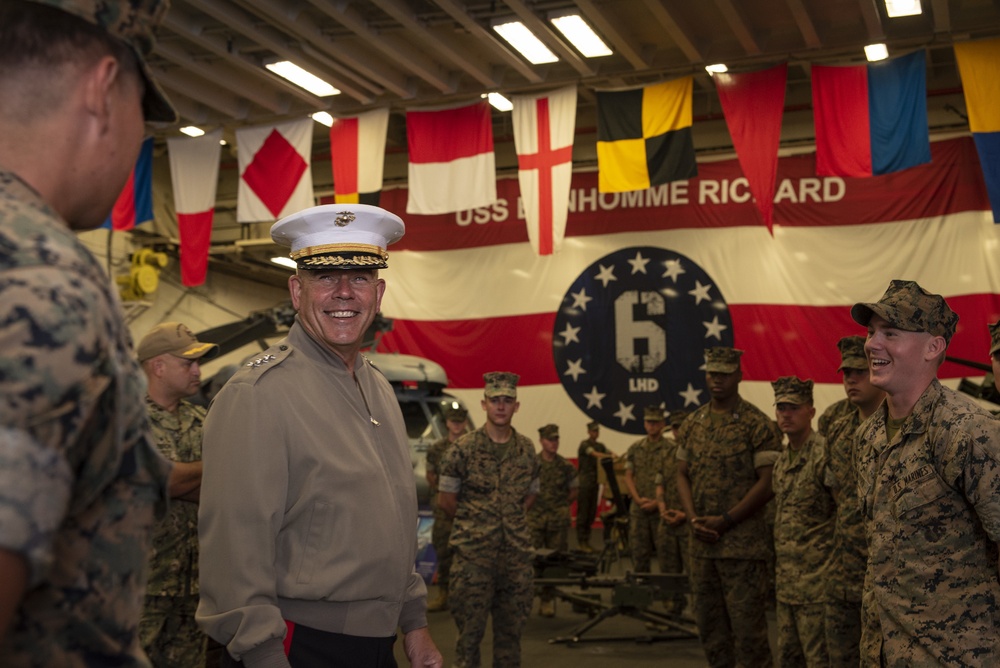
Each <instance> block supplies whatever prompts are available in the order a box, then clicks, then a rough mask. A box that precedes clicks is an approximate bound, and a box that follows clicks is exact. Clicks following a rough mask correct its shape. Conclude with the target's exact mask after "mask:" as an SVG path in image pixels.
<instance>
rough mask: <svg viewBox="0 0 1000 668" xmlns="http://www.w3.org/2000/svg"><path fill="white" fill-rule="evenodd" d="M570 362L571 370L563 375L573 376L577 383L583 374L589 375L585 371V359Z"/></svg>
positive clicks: (567, 370)
mask: <svg viewBox="0 0 1000 668" xmlns="http://www.w3.org/2000/svg"><path fill="white" fill-rule="evenodd" d="M568 361H569V368H568V369H566V371H564V372H563V375H564V376H573V382H576V381H577V380H578V379H579V378H580V375H581V374H585V373H587V372H586V371H584V370H583V358H580V359H578V360H576V361H575V362H574V361H573V360H568Z"/></svg>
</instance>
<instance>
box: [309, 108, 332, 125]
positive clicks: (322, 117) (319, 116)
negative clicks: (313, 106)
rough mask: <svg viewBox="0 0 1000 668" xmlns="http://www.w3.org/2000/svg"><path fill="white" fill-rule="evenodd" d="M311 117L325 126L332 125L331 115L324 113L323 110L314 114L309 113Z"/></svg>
mask: <svg viewBox="0 0 1000 668" xmlns="http://www.w3.org/2000/svg"><path fill="white" fill-rule="evenodd" d="M311 116H312V119H313V120H314V121H316V122H317V123H320V124H322V125H325V126H326V127H328V128H329V127H333V116H331V115H330V114H328V113H326V112H325V111H317V112H316V113H315V114H311Z"/></svg>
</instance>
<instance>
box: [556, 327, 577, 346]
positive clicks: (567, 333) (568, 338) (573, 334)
mask: <svg viewBox="0 0 1000 668" xmlns="http://www.w3.org/2000/svg"><path fill="white" fill-rule="evenodd" d="M579 332H580V328H579V327H574V326H573V325H571V324H569V323H568V322H567V323H566V329H564V330H563V331H561V332H559V336H561V337H563V339H565V343H566V344H567V345H569V344H570V343H571V342H574V341H575V342H576V343H580V337H578V336H577V334H578V333H579Z"/></svg>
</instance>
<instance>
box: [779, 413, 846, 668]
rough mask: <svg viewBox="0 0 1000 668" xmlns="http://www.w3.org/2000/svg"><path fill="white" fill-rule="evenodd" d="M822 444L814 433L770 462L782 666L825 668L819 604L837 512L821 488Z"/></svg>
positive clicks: (823, 599)
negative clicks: (820, 667) (772, 473)
mask: <svg viewBox="0 0 1000 668" xmlns="http://www.w3.org/2000/svg"><path fill="white" fill-rule="evenodd" d="M827 466H828V456H827V450H826V441H825V440H824V439H823V437H822V436H820V435H819V434H817V433H815V432H813V433H810V434H809V437H808V438H807V439H806V440H805V442H804V443H803V444H802V447H801V448H800V449H799V451H798V452H795V451H794V450H792V449H791V448H790V447H788V446H787V445H786V447H785V451H784V452H782V453H781V454H780V455H779V456H778V461H776V462H775V463H774V477H773V479H772V482H773V488H774V500H775V517H774V556H775V593H776V595H777V599H778V655H779V657H780V661H779V665H781V666H803V668H804V667H805V666H806V665H809V666H820V665H823V666H825V665H826V663H827V654H826V640H825V638H826V632H825V628H824V621H823V620H824V616H823V611H824V605H823V604H824V603H825V602H826V601H827V599H828V598H829V596H828V594H827V577H828V573H829V571H830V562H831V560H832V550H833V529H834V516H835V513H836V509H835V506H834V503H833V496H832V495H831V493H830V490H829V488H827V486H826V483H825V478H826V468H827Z"/></svg>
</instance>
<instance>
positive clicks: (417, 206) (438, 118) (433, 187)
mask: <svg viewBox="0 0 1000 668" xmlns="http://www.w3.org/2000/svg"><path fill="white" fill-rule="evenodd" d="M406 142H407V144H408V146H409V149H410V155H409V161H410V162H409V189H410V190H409V198H408V199H407V201H406V213H416V214H435V213H454V212H456V211H467V210H469V209H478V208H479V207H485V206H489V205H490V204H493V202H495V201H496V199H497V182H496V178H497V174H496V171H497V169H496V158H495V156H494V154H493V120H492V115H491V113H490V105H489V103H488V102H487V101H486V100H482V101H480V102H476V103H475V104H470V105H467V106H464V107H456V108H452V109H441V110H437V111H407V112H406Z"/></svg>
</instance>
